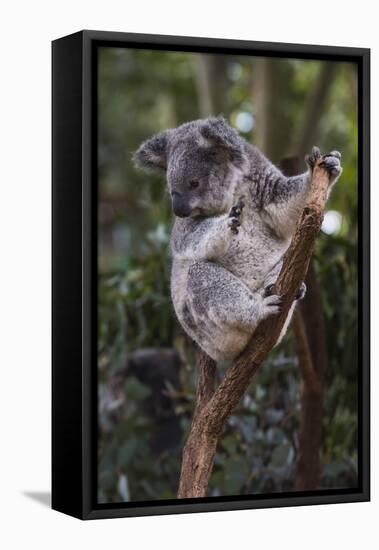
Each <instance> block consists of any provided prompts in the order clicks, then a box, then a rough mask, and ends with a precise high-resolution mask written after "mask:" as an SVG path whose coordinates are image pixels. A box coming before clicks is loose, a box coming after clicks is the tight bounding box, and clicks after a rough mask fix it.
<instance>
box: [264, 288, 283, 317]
mask: <svg viewBox="0 0 379 550" xmlns="http://www.w3.org/2000/svg"><path fill="white" fill-rule="evenodd" d="M262 310H263V311H262V318H263V319H265V318H266V317H268V316H269V315H276V314H277V313H280V312H281V310H282V297H281V296H278V295H277V294H272V295H271V296H266V297H264V298H263V307H262Z"/></svg>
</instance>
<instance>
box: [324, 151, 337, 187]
mask: <svg viewBox="0 0 379 550" xmlns="http://www.w3.org/2000/svg"><path fill="white" fill-rule="evenodd" d="M320 166H322V167H323V168H324V169H325V170H326V171H327V172H328V174H329V176H330V178H331V179H333V180H335V179H336V178H338V176H339V175H340V174H341V172H342V166H341V153H340V152H339V151H332V152H331V153H327V154H326V155H323V156H322V161H321V162H320Z"/></svg>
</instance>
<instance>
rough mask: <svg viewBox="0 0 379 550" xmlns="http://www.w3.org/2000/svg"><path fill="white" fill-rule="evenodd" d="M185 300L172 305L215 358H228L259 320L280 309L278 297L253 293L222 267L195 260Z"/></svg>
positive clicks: (243, 343) (245, 339)
mask: <svg viewBox="0 0 379 550" xmlns="http://www.w3.org/2000/svg"><path fill="white" fill-rule="evenodd" d="M182 296H184V299H183V300H181V303H180V304H175V300H174V305H175V309H176V312H177V315H178V318H179V320H180V321H181V323H182V325H183V327H184V329H185V330H186V332H187V333H188V334H189V335H190V336H191V338H193V339H194V340H195V341H196V342H197V343H198V344H199V345H200V347H202V348H203V349H204V350H205V351H206V352H207V353H208V355H210V356H211V357H213V358H214V359H216V360H228V359H231V358H234V357H235V356H236V355H238V354H239V353H240V352H241V351H242V350H243V348H244V347H245V346H246V344H247V342H248V340H249V338H250V337H251V335H252V333H253V332H254V330H255V328H256V327H257V325H258V324H259V322H260V321H261V320H263V319H265V318H266V317H268V316H270V315H274V314H276V313H278V312H279V311H280V304H281V298H280V297H279V296H276V295H273V296H267V297H263V296H262V295H261V294H259V293H253V292H251V291H250V290H249V288H248V287H247V286H245V285H244V284H243V283H242V282H241V281H240V280H239V279H237V277H235V276H234V275H233V274H232V273H230V272H229V271H227V270H226V269H224V268H223V267H222V266H220V265H218V264H216V263H213V262H209V261H199V262H194V263H193V264H192V265H191V266H190V268H189V271H188V276H187V288H186V292H185V293H184V295H182Z"/></svg>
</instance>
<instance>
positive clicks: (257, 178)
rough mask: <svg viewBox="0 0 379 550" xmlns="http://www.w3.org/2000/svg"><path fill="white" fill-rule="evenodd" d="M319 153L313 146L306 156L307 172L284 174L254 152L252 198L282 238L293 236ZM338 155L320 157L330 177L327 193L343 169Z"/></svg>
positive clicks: (329, 154)
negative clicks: (255, 155)
mask: <svg viewBox="0 0 379 550" xmlns="http://www.w3.org/2000/svg"><path fill="white" fill-rule="evenodd" d="M258 155H259V156H258ZM320 156H321V154H320V151H319V150H318V149H317V148H314V149H313V151H312V154H311V155H310V156H309V157H307V164H308V171H307V172H305V173H303V174H300V175H298V176H292V177H286V176H284V175H283V174H282V172H281V171H280V170H279V169H278V168H276V167H275V166H274V165H273V164H271V162H270V161H269V160H268V159H266V158H265V157H264V156H263V155H262V154H259V153H257V159H258V162H257V163H256V164H257V166H258V169H257V170H256V173H255V174H254V172H253V178H252V181H253V184H255V185H254V198H255V202H256V205H257V207H258V208H259V209H260V211H261V213H262V216H263V218H264V219H265V221H266V222H267V223H268V224H269V225H270V226H271V227H272V228H273V229H274V230H275V232H276V233H277V234H279V235H281V236H283V237H289V236H291V235H292V233H293V231H294V229H295V226H296V223H297V220H298V219H299V216H300V214H301V212H302V209H303V208H304V205H305V201H306V199H307V195H308V190H309V185H310V182H311V179H312V170H313V166H314V164H315V162H316V160H317V159H318V158H319V157H320ZM340 158H341V155H340V153H338V152H337V151H333V152H331V153H328V154H327V155H324V157H323V165H324V168H325V169H326V171H327V172H328V174H329V180H330V185H329V192H328V196H329V194H330V191H331V188H332V186H333V184H334V183H335V182H336V181H337V179H338V177H339V176H340V174H341V172H342V168H341V164H340Z"/></svg>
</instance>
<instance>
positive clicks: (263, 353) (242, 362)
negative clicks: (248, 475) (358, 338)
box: [178, 163, 329, 498]
mask: <svg viewBox="0 0 379 550" xmlns="http://www.w3.org/2000/svg"><path fill="white" fill-rule="evenodd" d="M328 183H329V178H328V174H327V173H326V172H325V170H324V169H323V168H322V167H321V166H319V163H317V164H316V166H315V169H314V171H313V176H312V182H311V186H310V192H309V196H308V199H307V202H306V205H305V208H304V210H303V213H302V215H301V217H300V219H299V222H298V225H297V228H296V231H295V235H294V237H293V239H292V242H291V244H290V247H289V249H288V251H287V253H286V255H285V257H284V261H283V267H282V269H281V272H280V274H279V277H278V280H277V281H276V284H275V287H274V292H276V293H278V294H280V295H282V296H283V308H282V311H281V313H280V314H279V315H277V316H275V317H271V318H268V319H266V320H264V321H262V322H261V323H260V325H259V326H258V327H257V329H256V331H255V332H254V334H253V337H252V339H251V341H250V342H249V344H248V345H247V347H246V349H245V350H244V351H243V352H242V354H241V355H240V357H239V358H237V359H236V360H235V362H234V364H233V365H232V366H231V367H230V368H229V370H228V371H227V372H226V374H225V376H224V379H223V380H222V382H221V383H220V385H219V386H218V388H217V389H216V390H215V391H214V393H212V391H209V384H208V382H209V370H211V369H212V367H210V363H209V362H208V359H207V360H205V359H204V361H205V364H206V365H207V367H206V369H207V372H208V375H206V378H207V381H208V382H207V387H208V389H207V390H205V391H203V390H199V389H198V392H197V393H198V396H203V395H205V396H206V397H205V398H203V397H201V400H202V405H201V406H200V408H199V406H197V407H196V410H197V412H196V414H195V415H194V418H193V422H192V426H191V430H190V434H189V436H188V439H187V442H186V445H185V447H184V449H183V462H182V469H181V475H180V481H179V490H178V498H193V497H203V496H205V494H206V490H207V486H208V482H209V478H210V475H211V472H212V468H213V461H214V456H215V453H216V447H217V442H218V439H219V437H220V435H221V433H222V430H223V428H224V425H225V423H226V420H227V418H228V416H229V415H230V414H231V412H232V410H233V409H234V407H235V406H236V405H237V404H238V402H239V401H240V399H241V398H242V396H243V395H244V393H245V391H246V390H247V388H248V386H249V384H250V383H251V381H252V379H253V377H254V375H255V373H256V372H257V370H258V369H259V367H260V365H261V363H262V361H263V360H264V359H265V358H266V357H267V355H268V353H269V352H270V350H271V349H272V347H273V346H274V344H275V342H276V341H277V339H278V337H279V335H280V332H281V329H282V327H283V325H284V322H285V320H286V317H287V314H288V311H289V309H290V307H291V304H292V303H293V301H294V299H295V296H296V293H297V291H298V288H299V286H300V284H301V283H302V282H303V281H304V279H305V276H306V273H307V270H308V265H309V261H310V259H311V255H312V252H313V246H314V243H315V240H316V238H317V235H318V233H319V231H320V227H321V223H322V220H323V214H324V207H325V201H326V193H327V189H328ZM202 370H204V367H202ZM203 374H204V373H203Z"/></svg>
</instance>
